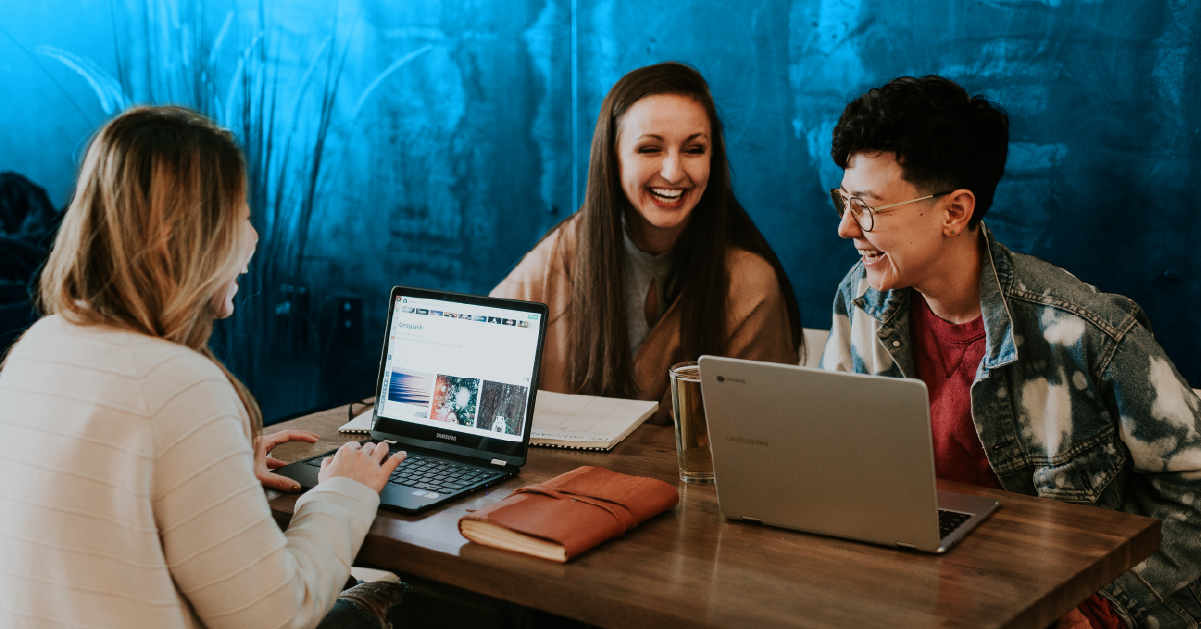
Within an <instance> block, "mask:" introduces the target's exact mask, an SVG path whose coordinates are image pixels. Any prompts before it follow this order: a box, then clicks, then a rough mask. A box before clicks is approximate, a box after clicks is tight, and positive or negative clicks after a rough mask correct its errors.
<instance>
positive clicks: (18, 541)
mask: <svg viewBox="0 0 1201 629" xmlns="http://www.w3.org/2000/svg"><path fill="white" fill-rule="evenodd" d="M245 185H246V181H245V167H244V164H243V160H242V157H241V154H240V152H239V151H238V148H237V146H236V145H235V143H234V141H233V138H232V137H231V136H230V134H229V133H228V132H226V131H224V130H221V129H219V128H217V127H216V126H214V125H213V124H212V123H211V122H210V121H208V120H207V119H205V118H204V117H202V116H200V115H198V114H195V113H193V112H190V111H188V110H185V109H180V108H143V109H135V110H132V111H129V112H126V113H124V114H122V115H121V116H119V117H117V118H116V119H114V120H113V121H112V122H110V123H109V124H107V125H105V127H103V128H102V129H101V130H100V131H99V133H98V134H97V136H96V138H95V139H94V140H93V141H92V144H91V146H90V148H89V149H88V152H87V156H86V158H85V160H84V163H83V166H82V168H81V171H80V175H79V182H78V185H77V187H76V190H75V196H74V199H73V201H72V202H71V206H70V208H69V209H68V210H67V213H66V216H65V218H64V220H63V225H62V229H61V232H60V233H59V235H58V238H57V240H56V241H55V244H54V249H53V252H52V253H51V255H50V259H49V261H48V262H47V265H46V268H45V270H44V272H43V274H42V278H41V288H40V295H39V299H40V308H41V310H42V312H43V313H44V315H45V316H43V317H42V318H41V319H40V320H39V321H38V322H37V323H36V324H35V325H34V326H33V327H32V328H30V330H29V331H28V332H27V333H26V334H25V335H24V337H23V338H22V339H21V340H20V341H19V342H18V343H17V344H16V345H15V346H14V347H13V349H12V351H11V352H10V354H9V356H8V357H7V359H6V362H5V364H4V367H3V370H2V371H0V409H3V410H0V442H3V443H4V444H5V449H6V454H5V455H4V457H2V458H0V475H2V477H3V478H4V481H5V483H4V489H2V490H0V626H5V627H12V626H22V627H28V626H32V627H42V626H45V627H50V626H55V627H57V626H60V625H65V626H88V627H156V628H158V627H200V626H208V627H312V626H314V625H316V624H317V623H319V622H321V620H322V618H323V617H324V616H325V615H326V614H327V612H329V611H330V609H331V608H332V607H333V606H334V604H335V600H336V599H337V598H338V592H339V590H340V589H341V586H342V585H343V583H345V582H346V580H347V577H348V576H349V569H350V565H351V561H352V560H353V559H354V556H355V554H356V553H357V551H358V549H359V546H360V545H361V544H362V541H363V537H364V535H365V534H366V532H367V529H368V528H369V527H370V525H371V522H372V520H374V518H375V512H376V506H377V505H378V503H379V495H378V494H379V491H380V489H381V488H382V487H383V485H384V483H385V482H386V481H387V478H388V475H389V474H390V473H391V472H392V471H393V470H394V469H395V468H396V466H397V465H398V464H399V463H400V461H401V460H402V459H403V455H399V454H398V455H395V456H392V457H389V458H387V459H386V460H385V457H386V456H387V454H388V452H387V448H373V446H372V445H371V444H368V445H364V446H361V447H360V446H359V445H358V444H347V445H346V446H344V447H343V448H342V449H341V450H339V452H338V454H337V455H336V456H335V457H333V458H332V459H330V460H327V461H326V465H323V466H322V471H321V475H320V479H321V482H320V485H319V486H318V487H317V488H315V489H313V490H312V491H310V492H308V493H307V494H306V495H305V496H303V497H302V498H300V500H298V501H297V505H296V512H295V516H294V517H293V519H292V523H291V526H290V527H289V529H288V531H287V532H286V533H282V532H281V531H280V530H279V528H278V527H277V525H276V523H275V521H274V520H273V519H272V517H271V513H270V509H269V508H268V505H267V501H266V498H265V496H264V494H263V490H262V488H261V485H260V481H259V479H258V478H256V471H257V476H258V477H261V478H262V479H265V480H266V482H268V483H271V482H275V483H278V482H280V480H281V477H278V476H274V475H272V474H270V473H269V472H267V469H266V468H267V466H266V462H265V461H266V452H267V450H269V449H270V447H271V446H273V445H274V444H275V443H278V442H280V441H286V440H289V439H305V440H310V439H312V438H315V435H308V434H306V433H285V434H283V435H274V436H272V437H270V438H261V437H260V432H261V426H262V420H261V415H260V413H259V409H258V406H257V404H256V403H255V401H254V399H253V398H252V397H251V395H250V394H249V392H248V391H247V390H246V388H245V387H244V386H242V384H241V383H240V382H238V380H237V379H236V378H234V376H233V375H231V374H230V373H229V372H228V371H227V370H226V369H225V368H224V367H223V366H222V365H221V363H219V362H218V361H217V360H215V359H214V358H213V355H212V352H211V351H210V350H209V348H208V339H209V335H210V333H211V331H212V327H213V320H214V319H218V318H222V317H226V316H229V315H230V314H231V313H232V312H233V308H234V305H233V296H234V293H236V292H237V288H238V287H237V283H236V280H237V277H238V275H239V272H240V271H242V270H243V269H245V268H246V265H247V263H248V262H249V260H250V257H251V255H252V254H253V252H254V247H255V243H256V241H257V235H256V234H255V231H254V228H253V227H251V225H250V221H249V216H250V213H249V208H248V207H247V205H246V201H245ZM255 444H258V447H257V449H256V447H255ZM340 605H342V604H341V603H340ZM343 611H346V610H343ZM351 611H352V612H353V610H351ZM358 614H359V616H365V615H366V614H365V613H363V612H361V610H360V611H359V612H358ZM379 624H380V623H379V621H373V622H372V626H379ZM343 626H344V625H343Z"/></svg>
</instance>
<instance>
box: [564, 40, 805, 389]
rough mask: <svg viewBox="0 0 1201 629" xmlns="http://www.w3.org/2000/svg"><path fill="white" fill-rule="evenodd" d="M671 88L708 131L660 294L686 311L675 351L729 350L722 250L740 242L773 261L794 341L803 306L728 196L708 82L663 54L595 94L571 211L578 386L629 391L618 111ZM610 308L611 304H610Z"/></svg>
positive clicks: (688, 356)
mask: <svg viewBox="0 0 1201 629" xmlns="http://www.w3.org/2000/svg"><path fill="white" fill-rule="evenodd" d="M659 94H678V95H681V96H686V97H688V98H691V99H692V100H694V101H696V102H697V103H698V104H700V105H701V106H702V107H704V108H705V113H706V114H708V116H709V124H710V126H711V135H712V145H713V147H712V153H711V154H710V160H711V161H710V167H709V183H708V185H707V186H706V188H705V192H704V194H703V195H702V196H701V199H700V201H699V202H698V203H697V206H696V208H695V209H693V211H692V215H691V216H690V217H689V220H688V225H687V227H685V229H684V232H683V233H682V234H681V235H680V238H679V240H677V241H676V244H675V247H674V249H673V259H674V262H673V268H672V270H671V273H670V274H669V276H668V281H667V282H666V286H665V288H666V289H667V290H666V291H665V295H666V296H667V299H666V302H667V303H671V301H672V299H674V298H676V296H678V299H679V308H680V309H681V312H683V313H687V317H688V320H687V321H685V322H684V325H681V326H680V348H681V349H680V353H681V355H680V356H678V357H677V358H678V359H679V360H695V359H696V358H697V357H698V356H700V355H702V354H717V355H720V354H723V353H724V352H725V351H726V345H727V341H728V339H727V338H726V296H727V294H728V290H729V285H730V277H729V271H728V269H727V268H726V255H725V254H726V252H727V251H729V250H730V248H732V247H734V248H741V249H745V250H747V251H750V252H753V253H756V254H759V255H761V256H763V258H764V259H766V260H767V261H768V262H769V263H771V265H772V267H773V268H775V270H776V279H777V280H778V281H779V283H780V292H781V294H782V295H783V297H784V302H785V304H786V305H787V308H788V321H789V325H790V327H791V328H792V343H793V347H799V346H800V345H801V338H802V337H801V316H800V310H799V309H798V308H797V303H796V297H795V296H794V295H793V292H792V285H791V284H790V283H789V281H788V275H787V274H786V273H785V272H784V268H783V267H782V266H781V265H780V261H779V259H778V258H777V257H776V254H775V253H774V252H773V251H772V249H771V246H770V245H768V243H767V240H766V239H765V238H764V237H763V234H761V233H760V232H759V230H758V228H756V227H755V224H754V223H753V222H752V221H751V217H750V216H748V215H747V213H746V210H744V209H743V208H742V206H741V205H739V204H738V200H737V199H735V198H734V192H733V191H732V190H731V188H730V167H729V163H728V162H727V160H726V144H725V136H724V134H723V132H722V126H721V120H719V119H718V117H717V108H716V106H715V105H714V103H713V96H712V94H710V93H709V85H708V83H706V82H705V79H704V77H702V76H701V75H700V73H699V72H697V71H696V70H695V69H693V68H691V67H689V66H687V65H684V64H681V63H660V64H656V65H652V66H646V67H644V68H639V69H637V70H634V71H633V72H630V73H629V74H627V75H625V76H624V77H622V78H621V80H619V81H618V82H617V84H616V85H614V86H613V89H611V90H609V93H608V95H606V96H605V99H604V101H603V102H602V103H601V110H600V116H599V117H598V119H597V121H596V131H595V132H594V133H593V135H592V152H591V155H590V157H589V165H588V188H587V190H586V191H585V193H584V203H583V205H582V206H581V207H580V210H579V212H578V213H577V214H576V215H575V216H576V217H578V220H577V221H576V243H577V245H576V246H577V249H576V256H575V262H574V264H572V266H571V268H570V272H571V279H572V294H571V316H572V320H573V329H572V331H571V334H570V338H571V348H570V359H569V374H568V375H569V379H570V381H571V383H572V386H573V387H574V388H575V389H576V391H577V392H578V393H584V394H589V395H608V396H617V397H634V396H636V395H637V393H638V385H637V383H636V382H635V380H634V357H633V355H632V354H631V352H630V344H629V341H628V339H629V331H628V330H627V326H626V318H625V312H626V309H625V293H624V290H623V286H622V282H623V274H622V257H623V248H622V238H623V236H622V221H621V214H622V212H623V211H625V209H626V208H627V207H629V205H630V203H629V200H628V199H627V198H626V195H625V192H624V191H623V190H622V187H621V166H620V164H619V162H618V155H617V148H616V146H617V137H618V133H619V131H620V128H621V121H622V117H623V116H625V114H626V112H627V111H628V110H629V108H630V107H631V106H633V105H634V103H636V102H638V101H639V100H642V99H643V98H646V97H648V96H655V95H659ZM615 313H616V314H615Z"/></svg>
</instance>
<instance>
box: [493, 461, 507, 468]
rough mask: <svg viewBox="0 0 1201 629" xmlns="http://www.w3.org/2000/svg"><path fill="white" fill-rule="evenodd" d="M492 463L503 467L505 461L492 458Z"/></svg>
mask: <svg viewBox="0 0 1201 629" xmlns="http://www.w3.org/2000/svg"><path fill="white" fill-rule="evenodd" d="M492 464H493V465H500V466H501V467H504V465H505V462H504V461H502V460H500V459H492Z"/></svg>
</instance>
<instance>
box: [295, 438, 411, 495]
mask: <svg viewBox="0 0 1201 629" xmlns="http://www.w3.org/2000/svg"><path fill="white" fill-rule="evenodd" d="M405 456H406V455H405V453H404V452H397V453H396V454H393V455H392V456H391V457H388V444H386V443H372V442H367V443H359V442H357V441H351V442H349V443H347V444H345V445H343V446H342V447H341V448H338V451H337V452H335V453H334V455H333V456H330V457H326V458H325V459H324V460H323V461H321V471H320V472H318V473H317V482H318V483H321V482H324V481H325V479H327V478H333V477H335V476H345V477H347V478H352V479H354V480H357V481H359V482H360V483H363V484H364V485H366V486H368V487H370V488H371V489H374V490H375V491H377V492H378V491H382V490H383V488H384V485H386V484H387V483H388V477H389V476H391V475H392V472H393V471H395V470H396V466H398V465H400V463H401V461H404V460H405ZM384 457H388V458H387V460H384Z"/></svg>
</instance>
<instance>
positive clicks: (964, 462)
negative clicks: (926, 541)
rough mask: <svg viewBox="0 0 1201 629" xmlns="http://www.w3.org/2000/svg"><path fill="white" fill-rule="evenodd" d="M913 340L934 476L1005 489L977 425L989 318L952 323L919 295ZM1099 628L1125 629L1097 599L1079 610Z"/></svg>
mask: <svg viewBox="0 0 1201 629" xmlns="http://www.w3.org/2000/svg"><path fill="white" fill-rule="evenodd" d="M910 304H911V305H910V308H909V335H910V337H911V338H912V340H913V362H914V366H915V367H916V368H917V376H918V377H919V378H921V379H922V382H925V383H926V389H927V390H928V391H929V392H930V428H931V433H932V434H933V436H934V471H935V474H936V475H937V476H938V477H939V478H945V479H947V480H953V481H959V482H961V483H968V484H971V485H977V486H979V487H994V488H997V489H1001V482H1000V481H999V480H997V475H996V474H995V473H994V472H993V471H992V467H991V466H989V464H988V457H987V456H985V454H984V446H983V445H982V444H981V443H980V437H979V435H977V434H976V425H975V423H973V422H972V395H971V391H972V381H973V380H975V379H976V369H977V368H978V367H979V366H980V361H981V360H983V358H984V350H985V347H984V319H983V318H982V317H976V318H975V319H973V320H971V321H969V322H967V323H960V324H954V323H948V322H947V321H944V320H943V319H941V318H939V316H938V315H936V314H934V312H933V311H931V310H930V306H929V304H927V303H926V300H925V299H924V298H923V297H922V296H921V294H919V293H917V292H916V291H914V292H913V294H912V296H911V297H910ZM1077 609H1079V610H1080V612H1081V613H1082V614H1084V616H1085V618H1088V621H1089V624H1091V625H1092V626H1093V627H1094V629H1125V628H1126V624H1125V623H1123V622H1122V619H1121V617H1119V616H1118V615H1117V614H1115V613H1114V611H1113V608H1112V607H1111V606H1110V604H1109V601H1108V600H1106V599H1104V598H1102V597H1101V595H1099V594H1093V595H1092V596H1091V597H1089V598H1088V599H1087V600H1085V601H1084V602H1083V603H1081V604H1080V605H1079V607H1077Z"/></svg>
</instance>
